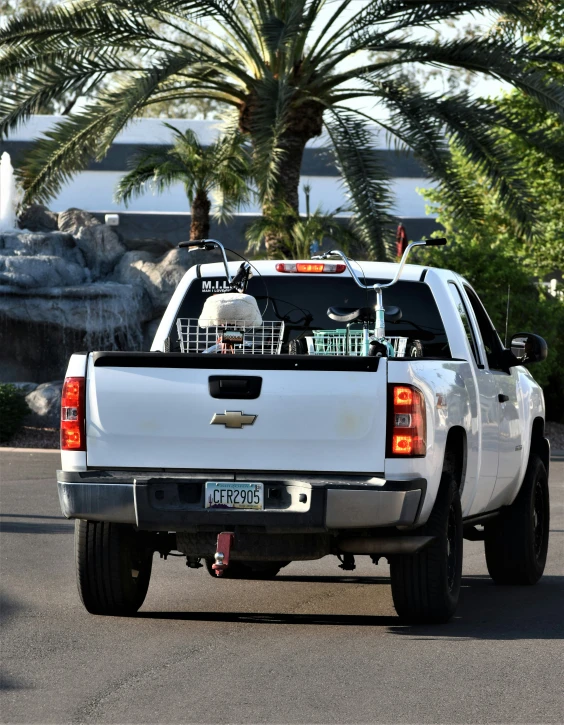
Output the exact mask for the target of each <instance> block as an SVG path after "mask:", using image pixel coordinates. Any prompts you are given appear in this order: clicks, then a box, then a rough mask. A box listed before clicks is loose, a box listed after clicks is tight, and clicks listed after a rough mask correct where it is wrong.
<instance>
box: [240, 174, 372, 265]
mask: <svg viewBox="0 0 564 725" xmlns="http://www.w3.org/2000/svg"><path fill="white" fill-rule="evenodd" d="M303 190H304V193H305V198H306V213H305V216H300V215H299V214H297V213H296V212H295V210H294V209H292V207H290V206H289V205H288V204H287V203H285V202H279V203H278V204H274V205H273V206H272V207H271V208H270V209H269V210H268V212H267V213H266V214H263V215H262V216H261V217H260V218H258V219H255V221H253V222H252V223H251V224H249V226H248V227H247V231H246V233H245V236H246V239H247V242H248V245H249V246H248V248H247V251H248V252H254V253H255V254H256V253H257V252H260V251H261V249H262V245H263V243H264V242H266V240H267V239H271V238H276V239H278V240H280V241H279V244H278V247H277V250H276V253H277V254H278V255H279V256H280V257H283V258H290V259H309V257H310V253H311V245H312V244H313V243H314V242H316V241H317V242H318V243H319V244H321V243H322V242H323V240H324V239H330V240H331V241H333V242H334V243H335V244H336V245H337V246H339V247H340V248H341V249H342V250H343V251H344V252H348V251H349V249H350V248H351V247H353V246H354V247H356V248H358V247H359V246H362V242H361V240H360V238H359V237H358V235H357V234H355V232H354V221H353V223H352V224H351V228H349V226H348V225H347V221H349V220H346V221H344V223H340V222H339V221H338V219H336V215H337V214H339V212H341V211H343V210H342V209H335V211H334V212H333V213H328V212H324V211H323V210H322V209H321V208H318V209H316V210H315V211H314V212H313V213H311V211H310V204H309V197H310V192H311V187H310V185H309V184H304V186H303Z"/></svg>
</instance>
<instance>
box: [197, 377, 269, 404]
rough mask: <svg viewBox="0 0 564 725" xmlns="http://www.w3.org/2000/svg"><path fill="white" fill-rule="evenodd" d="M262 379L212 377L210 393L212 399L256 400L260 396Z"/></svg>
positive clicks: (210, 379) (210, 378)
mask: <svg viewBox="0 0 564 725" xmlns="http://www.w3.org/2000/svg"><path fill="white" fill-rule="evenodd" d="M261 388H262V378H259V377H258V376H257V375H250V376H249V375H210V377H209V391H210V395H211V396H212V398H220V399H221V398H229V399H231V400H255V398H258V397H259V395H260V391H261Z"/></svg>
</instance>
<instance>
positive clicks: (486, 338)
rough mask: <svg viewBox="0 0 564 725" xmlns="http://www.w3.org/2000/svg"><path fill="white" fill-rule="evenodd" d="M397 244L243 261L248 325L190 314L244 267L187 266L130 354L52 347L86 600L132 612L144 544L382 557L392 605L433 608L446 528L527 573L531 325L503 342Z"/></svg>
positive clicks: (538, 423)
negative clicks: (250, 314) (61, 362)
mask: <svg viewBox="0 0 564 725" xmlns="http://www.w3.org/2000/svg"><path fill="white" fill-rule="evenodd" d="M424 243H425V242H421V243H420V244H424ZM212 246H214V244H212V243H209V244H207V248H211V247H212ZM215 246H217V244H215ZM404 261H405V258H404V260H402V265H401V267H398V265H397V264H388V263H376V262H362V263H357V262H352V261H351V260H347V259H346V258H345V257H344V255H341V257H340V258H339V257H337V259H336V260H335V259H334V258H332V257H330V256H329V255H325V258H323V259H317V260H304V261H303V262H299V261H298V262H296V261H291V262H289V261H281V262H274V261H258V262H255V263H253V264H252V265H251V267H252V272H253V273H252V276H251V275H250V274H249V267H248V266H247V268H246V272H247V278H246V280H245V283H244V286H245V290H246V293H247V294H248V295H251V296H253V297H254V298H255V300H256V302H257V304H258V307H259V308H260V311H261V315H262V320H263V324H262V325H261V326H259V327H257V326H256V325H255V326H254V327H252V328H248V329H244V326H242V325H239V326H238V325H237V324H234V325H233V326H231V328H229V326H228V325H227V323H226V324H225V325H224V326H223V327H222V326H221V324H219V323H217V325H216V327H215V328H214V327H211V328H210V326H209V325H208V326H206V325H205V324H204V323H203V322H202V320H201V313H202V309H203V307H204V304H205V303H206V300H208V299H209V298H210V296H212V295H219V294H223V293H225V292H228V291H230V290H231V289H233V288H234V287H233V277H239V278H240V276H241V275H240V272H241V270H242V269H243V267H244V266H245V265H243V267H240V265H239V263H238V262H229V263H227V260H226V259H225V260H224V263H223V264H221V263H218V264H216V263H213V264H204V265H198V266H196V267H193V268H191V269H190V270H189V271H188V272H187V273H186V275H185V276H184V278H183V280H182V282H181V283H180V285H179V286H178V288H177V290H176V291H175V293H174V295H173V297H172V299H171V301H170V304H169V306H168V309H167V311H166V313H165V315H164V317H163V319H162V322H161V324H160V327H159V329H158V332H157V334H156V337H155V340H154V342H153V346H152V350H151V352H148V353H147V352H90V353H88V354H86V353H79V354H75V355H73V356H72V357H71V359H70V362H69V366H68V370H67V377H66V380H65V385H64V391H63V400H62V411H61V449H62V452H61V458H62V470H60V471H58V472H57V480H58V491H59V498H60V503H61V508H62V511H63V513H64V515H65V516H67V517H68V518H74V519H77V521H76V529H75V545H76V565H77V577H78V588H79V593H80V596H81V599H82V602H83V604H84V606H85V607H86V609H87V610H88V611H89V612H92V613H96V614H107V615H114V614H128V613H129V614H130V613H134V612H135V611H137V610H138V609H139V607H140V606H141V605H142V603H143V601H144V598H145V595H146V592H147V588H148V586H149V579H150V576H151V567H152V560H153V554H154V553H155V552H159V553H160V554H161V557H164V558H166V556H167V555H168V554H169V553H170V552H180V553H181V554H183V555H184V556H186V561H187V565H188V566H189V567H191V568H198V567H200V566H202V565H205V566H207V568H208V571H209V573H210V574H211V575H213V576H215V575H216V574H218V575H223V578H228V577H238V578H255V579H267V578H270V577H274V576H276V574H277V573H278V571H279V570H280V569H281V568H282V567H283V566H285V565H286V564H288V563H290V562H292V561H298V560H302V561H303V560H313V559H320V558H321V557H324V556H327V555H333V556H336V557H338V559H339V560H340V562H341V567H342V568H344V569H346V570H352V569H354V566H355V563H354V562H355V559H354V557H355V555H368V556H370V557H371V558H372V560H373V561H374V563H375V564H377V563H378V560H379V559H380V558H381V557H386V558H387V559H388V561H389V563H390V572H391V585H392V594H393V600H394V604H395V607H396V610H397V612H398V614H399V616H400V617H401V618H402V619H404V620H405V621H409V622H444V621H447V620H448V619H449V618H450V617H451V616H452V614H453V612H454V610H455V608H456V605H457V602H458V598H459V592H460V582H461V571H462V543H463V538H467V539H470V540H483V541H484V542H485V552H486V560H487V565H488V570H489V573H490V575H491V576H492V578H493V579H494V581H495V582H496V583H498V584H534V583H535V582H536V581H537V580H538V579H539V578H540V577H541V575H542V573H543V570H544V566H545V562H546V555H547V547H548V530H549V499H548V467H549V457H550V456H549V453H550V451H549V442H548V440H547V439H546V438H545V434H544V400H543V394H542V390H541V389H540V387H539V386H538V385H537V384H536V383H535V381H534V379H533V377H532V376H531V374H530V373H529V371H528V370H527V368H526V367H524V366H523V364H529V363H533V362H537V361H541V360H543V359H544V358H545V357H546V354H547V350H546V344H545V342H544V340H542V338H539V337H538V336H536V335H534V334H531V333H519V334H518V335H515V336H514V337H513V338H512V340H511V345H510V347H509V349H505V348H504V346H503V344H502V343H501V341H500V338H499V336H498V334H497V333H496V331H495V329H494V327H493V325H492V323H491V321H490V319H489V317H488V314H487V312H486V311H485V309H484V307H483V306H482V304H481V302H480V300H479V299H478V296H477V295H476V293H475V292H474V290H473V289H472V287H471V286H470V284H469V283H468V282H467V281H466V280H465V279H463V278H462V277H460V276H459V275H457V274H455V273H454V272H450V271H448V270H444V269H434V268H427V267H422V266H415V265H406V266H405V267H404V266H403V262H404ZM238 270H239V274H238ZM400 271H401V278H400V279H399V280H398V281H395V283H393V284H391V285H390V282H391V281H393V280H394V278H396V277H399V272H400ZM243 276H244V275H243ZM386 285H388V286H386ZM374 289H376V290H378V289H380V290H381V292H380V294H382V295H383V306H385V309H386V322H385V331H383V332H384V335H385V340H384V339H383V338H380V341H381V343H382V342H383V343H384V344H380V345H378V344H377V343H376V344H374V339H375V335H374V334H370V335H369V336H368V337H367V333H366V330H369V328H370V326H371V325H373V324H376V326H377V325H378V321H377V320H375V317H374V291H373V290H374ZM380 299H382V298H380ZM383 306H382V305H381V306H380V309H383ZM398 308H399V309H398ZM381 322H382V324H383V320H381ZM227 333H229V334H227ZM367 339H368V342H369V343H370V352H369V353H368V354H366V353H367V350H368V348H366V347H363V345H364V343H366V341H367ZM374 349H376V353H374ZM218 586H221V583H220V581H219V582H218Z"/></svg>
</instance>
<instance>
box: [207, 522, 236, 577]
mask: <svg viewBox="0 0 564 725" xmlns="http://www.w3.org/2000/svg"><path fill="white" fill-rule="evenodd" d="M234 540H235V534H234V533H233V532H232V531H222V533H221V534H218V535H217V551H216V552H215V556H214V559H215V564H212V569H213V570H214V571H215V575H216V576H223V572H224V571H225V570H226V569H227V567H228V566H229V556H230V554H231V547H232V546H233V541H234Z"/></svg>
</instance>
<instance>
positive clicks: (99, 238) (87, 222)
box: [59, 209, 127, 279]
mask: <svg viewBox="0 0 564 725" xmlns="http://www.w3.org/2000/svg"><path fill="white" fill-rule="evenodd" d="M59 230H60V231H61V232H67V233H68V234H72V236H73V237H74V239H75V240H76V244H77V246H78V248H79V249H80V250H81V252H82V253H83V254H84V259H85V261H86V265H87V266H88V268H89V269H90V270H91V272H92V278H93V279H100V278H101V277H105V276H106V275H108V274H109V273H110V272H111V271H112V270H113V268H114V267H115V266H116V264H117V262H118V261H119V260H120V259H121V257H123V255H124V254H125V252H126V251H127V249H126V247H125V245H124V244H123V243H122V242H121V241H120V238H119V236H118V234H117V232H115V231H114V230H113V229H112V228H111V227H109V226H108V225H107V224H102V223H101V222H100V221H98V219H96V217H94V216H92V214H89V213H88V212H86V211H82V210H81V209H67V210H66V211H63V212H61V213H60V214H59Z"/></svg>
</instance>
